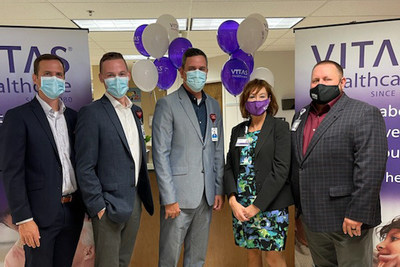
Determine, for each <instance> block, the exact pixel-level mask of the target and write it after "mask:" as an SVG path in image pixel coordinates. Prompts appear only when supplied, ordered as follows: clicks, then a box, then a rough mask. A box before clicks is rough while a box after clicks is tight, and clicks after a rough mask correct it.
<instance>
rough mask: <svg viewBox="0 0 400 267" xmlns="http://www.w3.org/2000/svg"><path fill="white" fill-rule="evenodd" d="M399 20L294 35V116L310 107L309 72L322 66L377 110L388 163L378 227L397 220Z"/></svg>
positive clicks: (399, 190) (399, 196) (352, 94)
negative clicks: (339, 71) (335, 67)
mask: <svg viewBox="0 0 400 267" xmlns="http://www.w3.org/2000/svg"><path fill="white" fill-rule="evenodd" d="M399 28H400V20H389V21H377V22H368V23H355V24H346V25H335V26H326V27H318V28H308V29H306V28H304V29H296V30H295V33H296V51H295V62H296V63H295V64H296V66H295V68H296V69H295V75H296V78H295V91H296V92H295V94H296V110H297V111H298V110H299V109H300V108H302V107H303V106H305V105H307V104H309V103H310V101H311V99H310V97H309V90H310V78H311V70H312V68H313V66H314V65H315V64H316V63H317V62H319V61H321V60H326V59H329V60H333V61H336V62H338V63H339V64H340V65H341V66H342V67H343V69H344V76H345V77H346V85H345V88H344V91H345V92H346V94H347V95H348V96H350V97H352V98H355V99H359V100H361V101H364V102H367V103H369V104H371V105H374V106H376V107H378V108H379V109H380V111H381V113H382V116H383V117H384V119H385V123H386V136H387V140H388V145H389V148H388V161H387V167H386V172H385V175H384V180H383V183H382V188H381V206H382V224H383V225H386V224H387V223H389V222H390V221H391V220H392V219H393V218H394V217H395V216H397V215H400V206H399V203H400V164H399V162H400V160H399V159H400V152H399V149H400V71H399V61H400V35H399V34H398V29H399Z"/></svg>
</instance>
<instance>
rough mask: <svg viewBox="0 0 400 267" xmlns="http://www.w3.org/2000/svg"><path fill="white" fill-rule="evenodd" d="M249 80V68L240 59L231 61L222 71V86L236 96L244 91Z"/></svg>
mask: <svg viewBox="0 0 400 267" xmlns="http://www.w3.org/2000/svg"><path fill="white" fill-rule="evenodd" d="M249 78H250V73H249V67H247V65H246V63H244V61H243V60H241V59H238V58H231V59H229V60H228V61H227V62H226V63H225V65H224V67H223V68H222V71H221V80H222V84H223V85H224V87H225V88H226V90H228V92H229V93H230V94H232V95H234V96H237V95H238V94H240V93H241V92H242V91H243V88H244V86H245V85H246V83H247V82H248V81H249Z"/></svg>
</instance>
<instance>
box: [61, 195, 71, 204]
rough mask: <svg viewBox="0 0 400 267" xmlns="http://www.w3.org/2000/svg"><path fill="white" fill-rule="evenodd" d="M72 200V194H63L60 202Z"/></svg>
mask: <svg viewBox="0 0 400 267" xmlns="http://www.w3.org/2000/svg"><path fill="white" fill-rule="evenodd" d="M69 202H72V195H65V196H62V197H61V203H62V204H65V203H69Z"/></svg>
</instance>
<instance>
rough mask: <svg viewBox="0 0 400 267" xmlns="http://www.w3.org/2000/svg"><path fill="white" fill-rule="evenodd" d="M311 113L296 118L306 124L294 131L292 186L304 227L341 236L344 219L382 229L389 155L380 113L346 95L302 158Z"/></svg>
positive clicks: (333, 108)
mask: <svg viewBox="0 0 400 267" xmlns="http://www.w3.org/2000/svg"><path fill="white" fill-rule="evenodd" d="M309 110H310V106H309V105H308V106H307V107H305V108H304V109H303V110H302V111H301V112H297V113H296V114H295V116H294V119H293V122H294V121H296V120H300V121H301V122H300V124H299V126H298V128H297V129H296V130H295V129H292V149H293V152H292V186H293V192H294V195H295V201H296V206H297V207H298V208H299V209H300V210H301V212H302V213H303V220H304V222H305V223H306V224H307V226H308V227H309V228H310V229H311V230H312V231H316V232H336V231H342V224H343V219H344V218H345V217H347V218H349V219H352V220H355V221H359V222H362V223H363V224H364V225H363V228H368V227H373V226H376V225H378V224H379V223H380V222H381V210H380V200H379V192H380V188H381V183H382V180H383V178H384V174H385V169H386V159H387V150H388V145H387V139H386V127H385V122H384V120H383V118H382V115H381V113H380V111H379V109H378V108H376V107H374V106H371V105H368V104H367V103H364V102H361V101H358V100H355V99H352V98H349V97H348V96H347V95H346V94H344V95H342V96H341V98H340V99H339V100H338V101H337V102H336V103H335V104H334V105H333V106H332V108H331V110H330V111H329V112H328V113H327V114H326V116H325V118H324V120H323V121H322V122H321V124H320V125H319V127H318V128H317V130H316V131H315V133H314V136H313V137H312V139H311V142H310V144H309V146H308V148H307V151H306V153H305V155H303V152H302V151H303V132H304V126H305V123H306V120H307V116H308V113H309Z"/></svg>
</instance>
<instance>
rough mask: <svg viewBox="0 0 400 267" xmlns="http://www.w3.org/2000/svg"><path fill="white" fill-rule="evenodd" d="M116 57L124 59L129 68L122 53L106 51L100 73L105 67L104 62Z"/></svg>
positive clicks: (101, 61)
mask: <svg viewBox="0 0 400 267" xmlns="http://www.w3.org/2000/svg"><path fill="white" fill-rule="evenodd" d="M114 59H122V60H123V61H124V62H125V66H126V69H128V64H126V61H125V59H124V57H123V56H122V54H121V53H118V52H108V53H105V54H104V55H103V56H102V57H101V59H100V73H101V71H102V69H103V66H102V65H103V63H104V62H105V61H107V60H114Z"/></svg>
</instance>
